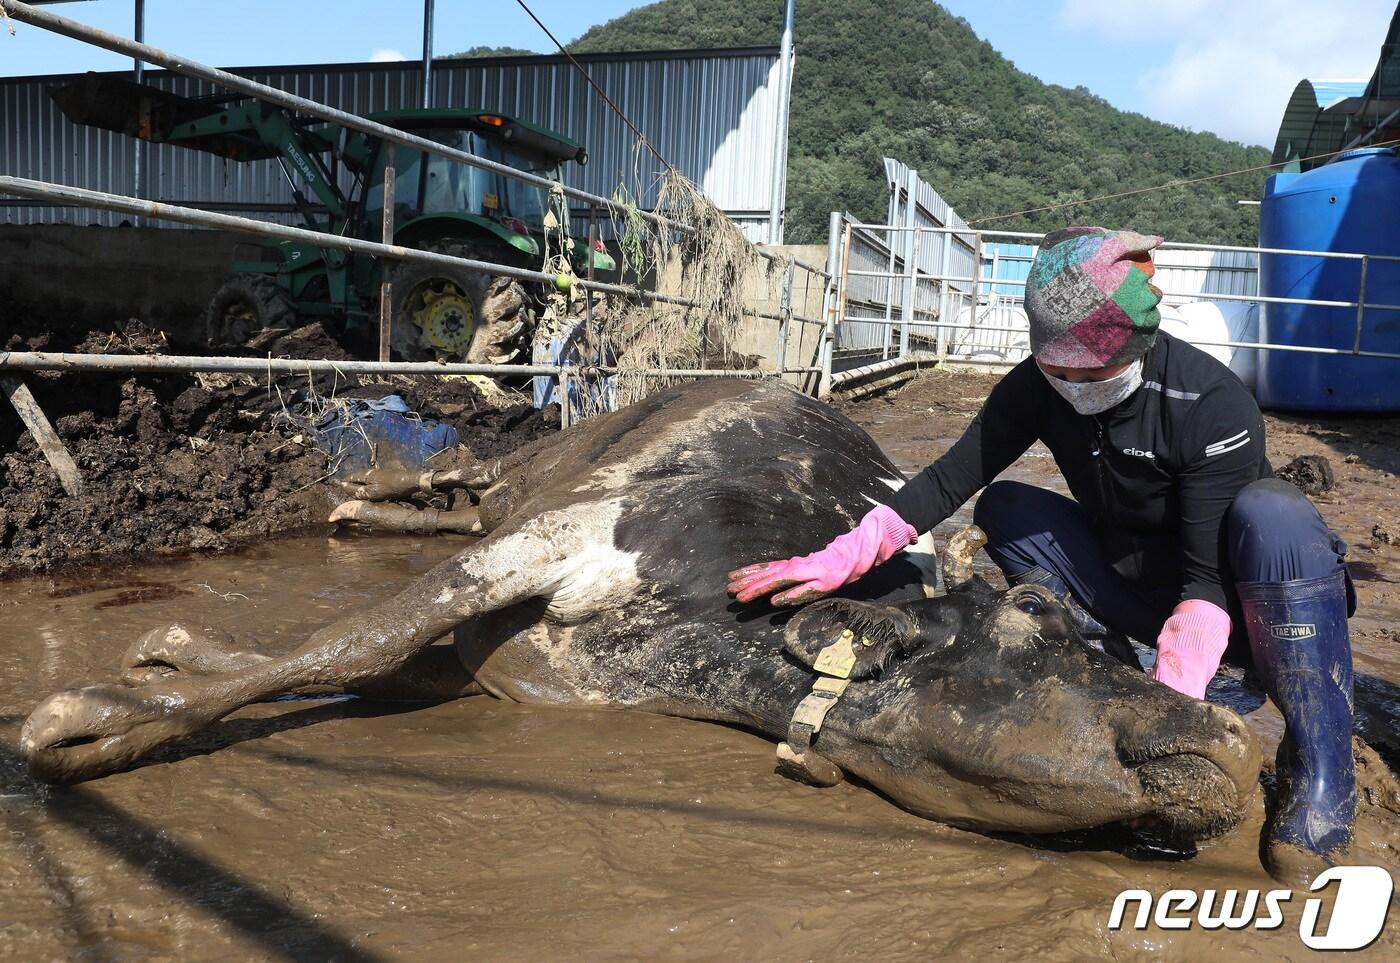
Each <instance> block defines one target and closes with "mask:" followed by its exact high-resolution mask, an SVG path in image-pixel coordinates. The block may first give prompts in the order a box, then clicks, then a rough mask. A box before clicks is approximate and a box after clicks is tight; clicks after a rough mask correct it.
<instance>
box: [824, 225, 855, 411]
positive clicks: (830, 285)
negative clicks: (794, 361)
mask: <svg viewBox="0 0 1400 963" xmlns="http://www.w3.org/2000/svg"><path fill="white" fill-rule="evenodd" d="M843 220H844V218H843V217H842V215H841V212H840V211H832V212H831V218H830V220H828V221H827V228H826V273H827V282H826V297H825V302H826V303H825V304H824V305H823V307H824V313H825V315H826V325H825V326H824V327H823V328H822V334H821V344H820V346H819V347H818V349H817V366H818V367H820V368H821V373H820V374H819V375H818V376H817V397H818V398H825V397H826V396H827V395H829V394H831V354H832V350H833V349H834V347H835V344H836V316H837V313H838V312H840V310H841V304H842V302H843V301H844V298H845V287H846V283H845V282H846V278H845V273H846V272H845V270H844V268H843V267H842V265H843V264H845V261H844V260H843V257H842V250H841V241H842V237H843V234H842V230H841V222H842V221H843ZM847 233H849V228H847Z"/></svg>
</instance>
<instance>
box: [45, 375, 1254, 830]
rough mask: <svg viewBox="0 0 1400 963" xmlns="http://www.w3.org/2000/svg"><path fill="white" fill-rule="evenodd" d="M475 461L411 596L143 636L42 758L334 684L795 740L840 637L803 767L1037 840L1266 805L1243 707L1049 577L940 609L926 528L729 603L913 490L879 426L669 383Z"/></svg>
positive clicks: (156, 741)
mask: <svg viewBox="0 0 1400 963" xmlns="http://www.w3.org/2000/svg"><path fill="white" fill-rule="evenodd" d="M486 474H487V477H486V478H484V479H483V483H489V487H487V488H486V489H485V490H484V492H483V494H482V497H481V501H480V506H479V507H480V518H481V527H482V529H483V530H485V532H486V533H487V534H486V535H485V537H484V538H481V539H480V540H479V541H476V542H475V543H473V544H472V545H471V546H470V547H468V548H467V549H465V550H464V551H462V552H461V553H460V554H458V555H456V556H455V557H453V558H451V559H449V560H447V561H445V562H443V563H441V564H440V565H438V566H437V567H436V568H434V569H433V570H432V571H430V572H429V573H427V574H426V575H424V576H422V577H421V578H420V579H418V581H417V582H415V583H414V584H413V585H411V586H409V587H408V588H407V589H405V590H404V591H403V592H401V593H400V594H399V595H398V596H397V597H395V598H393V599H391V600H390V601H388V602H386V603H384V604H383V605H380V606H378V607H377V608H374V609H373V610H371V611H367V612H360V613H356V614H354V615H350V616H347V617H346V618H344V619H342V620H341V621H340V622H337V623H336V624H334V625H331V626H328V627H326V628H324V629H322V630H321V631H319V632H317V633H316V634H315V635H313V636H312V637H311V638H310V639H309V640H308V641H307V642H306V643H305V644H304V645H303V646H302V647H301V648H299V649H297V650H296V651H294V652H292V653H291V654H289V655H286V656H282V657H277V658H268V657H266V656H259V655H250V654H244V653H237V652H233V651H230V650H228V648H227V645H228V641H229V640H226V639H224V640H219V639H214V638H212V637H210V636H209V634H207V633H201V632H197V631H191V630H189V629H187V628H181V627H178V626H177V627H171V628H168V629H165V630H158V631H155V632H153V633H151V634H149V635H148V636H146V637H145V638H144V639H142V640H141V641H140V642H138V643H137V645H136V646H134V647H133V649H132V650H131V652H130V653H129V657H128V659H127V664H128V668H129V679H130V680H132V681H135V682H137V683H139V684H135V685H125V686H122V685H109V686H98V687H92V688H85V689H76V690H71V691H67V692H61V693H59V694H57V695H54V696H52V697H50V698H49V699H47V700H46V701H45V702H43V703H42V704H41V705H39V706H38V708H36V709H35V710H34V712H33V714H32V715H31V716H30V718H29V720H28V721H27V722H26V723H25V726H24V729H23V734H22V739H21V742H22V745H21V748H22V752H23V754H24V756H25V758H26V759H27V760H28V763H29V766H30V767H31V769H32V770H33V771H34V772H35V773H36V774H38V775H39V776H40V777H42V778H44V779H47V780H51V781H71V780H80V779H87V778H91V777H94V776H98V775H101V774H104V773H108V772H111V771H113V770H116V769H119V768H122V767H125V766H129V765H131V764H132V763H133V762H135V761H136V760H137V759H139V758H140V757H142V756H144V755H145V754H147V753H149V752H150V751H151V750H153V749H154V748H156V747H157V746H160V745H163V744H166V743H169V742H171V741H172V740H176V739H179V738H181V737H183V736H186V735H188V734H190V733H192V732H194V731H196V730H198V729H200V728H201V727H204V726H207V725H209V724H210V723H212V722H214V721H215V720H217V719H219V718H221V717H223V716H225V715H227V714H228V713H230V712H233V711H234V710H236V709H238V708H239V707H241V706H245V705H247V704H249V703H251V702H253V701H255V700H261V699H266V698H268V697H271V696H274V695H277V694H280V693H285V692H290V691H295V690H303V689H308V688H318V687H327V686H329V687H335V688H341V689H345V690H349V691H352V692H359V693H363V694H366V695H415V694H416V695H421V696H423V697H430V698H444V697H455V696H465V695H471V694H480V693H485V694H489V695H493V696H496V697H498V698H502V699H512V700H516V701H519V702H524V703H531V704H548V705H559V706H570V705H576V706H614V707H621V708H629V709H637V710H641V711H646V712H656V713H664V714H669V715H677V716H684V717H687V718H693V719H709V720H716V721H722V722H726V723H730V724H737V725H740V726H744V727H747V728H749V729H752V730H755V731H757V732H761V733H766V734H768V735H769V736H772V737H774V738H775V739H781V738H783V737H784V735H785V734H786V733H787V732H788V728H789V723H790V720H791V718H792V716H793V713H794V710H795V708H796V707H797V706H798V704H799V702H800V701H801V700H802V699H803V698H804V697H805V696H807V695H808V693H809V692H810V691H811V690H812V687H813V681H814V679H815V678H816V676H815V674H814V673H813V671H812V669H811V668H810V667H809V666H810V665H811V664H812V662H813V660H814V659H815V658H816V656H817V654H818V653H819V652H820V651H821V650H822V649H824V648H825V647H827V646H828V645H830V644H831V643H832V642H833V641H834V640H836V639H838V638H839V637H840V634H841V633H842V632H843V631H846V630H850V631H851V632H852V633H853V634H854V635H856V636H858V637H860V638H861V639H863V640H865V642H866V643H867V645H865V646H857V648H858V649H859V650H860V651H859V655H860V658H859V659H858V661H857V665H856V666H855V670H854V672H853V673H852V676H853V681H852V682H850V684H849V688H848V689H847V690H846V691H845V693H844V694H843V695H842V696H841V698H840V699H839V700H838V701H837V702H836V704H835V706H834V708H832V709H831V710H830V713H829V715H827V717H826V720H825V725H824V727H823V728H822V729H821V730H820V734H819V735H818V736H817V737H816V740H815V743H814V744H813V749H814V753H813V756H814V758H818V759H822V760H826V761H829V763H830V764H832V766H833V769H832V771H833V772H836V773H837V774H838V775H837V778H839V773H840V772H844V773H846V774H849V775H852V776H855V777H858V778H859V779H861V780H864V781H865V782H867V783H869V784H870V785H871V786H874V787H875V788H877V789H878V790H880V791H881V792H883V793H885V794H886V795H887V796H889V797H890V798H891V799H893V800H894V801H895V802H897V803H898V804H900V805H902V806H905V807H907V808H908V809H910V810H911V811H913V812H915V813H918V814H920V815H923V816H927V817H929V818H931V819H936V820H941V821H944V822H948V823H952V824H956V825H961V826H968V827H974V828H980V829H984V830H1019V831H1029V832H1047V831H1057V830H1065V829H1072V828H1084V827H1091V826H1097V825H1102V824H1106V823H1112V822H1115V821H1120V820H1132V819H1136V818H1138V817H1144V816H1149V817H1155V819H1156V821H1157V822H1159V823H1164V824H1166V825H1167V826H1169V827H1171V828H1173V829H1175V830H1176V831H1177V832H1179V833H1181V834H1184V835H1187V836H1200V835H1206V834H1209V833H1214V832H1218V831H1220V830H1223V829H1225V828H1227V827H1229V826H1231V825H1233V824H1234V823H1236V822H1237V821H1238V820H1239V819H1240V818H1241V816H1242V814H1243V813H1244V811H1245V809H1246V808H1247V806H1248V804H1249V801H1250V800H1251V798H1252V797H1253V794H1254V792H1255V791H1256V785H1257V781H1258V774H1259V758H1258V752H1257V749H1256V747H1255V743H1254V740H1253V738H1252V737H1251V736H1250V735H1249V733H1248V731H1247V730H1246V728H1245V726H1244V725H1243V723H1242V721H1241V720H1240V719H1239V718H1238V717H1237V716H1236V715H1234V714H1233V713H1232V712H1230V711H1229V710H1227V709H1222V708H1218V707H1215V706H1212V705H1208V704H1206V703H1204V702H1199V701H1197V700H1194V699H1190V698H1187V697H1185V696H1182V695H1178V694H1177V693H1175V692H1173V691H1171V690H1170V689H1168V688H1166V687H1165V686H1162V685H1158V684H1156V683H1154V682H1153V681H1152V680H1150V679H1149V678H1147V677H1145V676H1144V675H1143V674H1142V673H1140V672H1136V671H1133V670H1131V669H1129V668H1128V667H1126V666H1124V665H1122V664H1120V663H1118V662H1115V661H1113V660H1111V659H1109V658H1108V657H1106V656H1104V655H1103V654H1102V653H1101V652H1099V651H1097V650H1095V649H1094V648H1092V647H1090V646H1089V645H1087V644H1085V643H1084V642H1083V641H1082V640H1081V639H1079V638H1078V637H1077V636H1076V634H1075V633H1074V631H1073V630H1072V629H1071V628H1070V626H1069V624H1068V621H1067V619H1066V616H1065V613H1064V611H1063V609H1062V608H1061V607H1060V605H1059V603H1058V602H1057V601H1056V599H1055V598H1054V597H1053V596H1052V595H1050V594H1049V593H1047V592H1046V591H1045V590H1044V589H1043V588H1040V587H1038V586H1023V587H1019V588H1014V589H1012V590H1010V591H1008V592H1005V593H997V592H995V591H994V590H992V589H991V588H990V587H989V586H988V585H987V584H986V583H984V582H982V581H981V580H980V579H970V580H968V581H966V582H965V583H964V584H962V585H950V586H949V588H950V589H953V591H950V592H948V593H946V594H944V595H942V596H940V597H932V596H933V595H934V591H933V588H932V586H933V584H934V582H935V581H936V579H935V577H934V574H933V572H932V570H931V569H930V568H929V565H928V562H929V561H930V556H929V554H928V548H929V543H928V542H927V541H925V542H922V543H920V544H918V545H915V546H911V549H910V552H911V554H909V555H907V556H905V557H902V558H899V559H896V560H894V561H891V562H890V563H887V564H886V565H884V566H881V567H880V568H878V569H876V570H875V571H874V572H872V573H871V575H869V576H867V577H866V578H865V579H863V580H862V581H860V582H858V583H856V584H855V585H853V586H850V587H848V589H847V590H846V591H845V592H844V593H843V595H844V597H842V598H837V599H829V600H826V601H823V602H818V603H816V604H813V605H810V606H808V607H806V608H805V609H803V610H801V611H799V612H798V613H797V614H796V615H794V614H793V613H792V612H790V611H787V610H775V609H772V608H769V607H767V605H766V603H755V604H751V605H743V604H739V603H737V602H735V601H733V600H731V599H730V598H728V597H727V596H726V595H725V592H724V585H725V574H726V573H727V572H729V571H730V570H731V569H734V568H736V567H737V566H739V565H740V564H743V563H747V562H751V561H753V560H755V559H767V558H780V557H785V556H788V555H792V554H796V553H801V552H805V551H809V550H810V549H811V548H812V547H813V546H819V545H822V544H824V543H825V542H826V541H827V540H828V539H830V538H832V537H833V536H835V535H837V534H839V533H841V532H843V531H846V530H847V529H848V528H849V527H850V526H851V525H852V524H853V523H854V521H855V520H856V519H857V518H859V517H860V515H862V514H863V513H864V512H865V511H866V510H867V509H868V508H869V506H870V505H871V504H872V503H873V502H875V501H877V500H878V499H880V498H881V497H882V496H884V495H885V494H886V493H887V492H888V491H889V490H890V486H891V485H892V484H894V485H897V484H899V482H898V481H897V479H898V478H899V475H898V473H897V471H896V469H895V468H894V466H893V465H892V464H891V463H890V461H889V460H888V459H887V458H886V457H885V456H884V454H883V453H882V452H881V451H880V449H879V447H878V446H877V445H876V444H875V442H874V441H873V440H872V439H871V438H870V437H869V436H868V435H866V434H865V432H863V431H862V430H861V429H859V428H858V427H856V426H855V425H854V424H852V423H851V422H850V421H849V420H847V419H846V418H844V417H843V416H841V415H840V414H838V413H837V412H836V411H834V410H833V409H832V408H830V407H828V406H826V405H824V404H821V403H819V402H817V401H814V400H812V399H810V398H808V397H805V396H803V395H801V394H799V393H798V392H796V391H794V390H792V389H790V388H788V387H786V386H784V385H782V384H780V383H777V382H772V381H764V382H752V381H738V380H723V381H721V380H712V381H704V382H698V383H694V384H690V385H687V386H684V387H680V388H676V389H673V390H668V391H664V392H661V393H658V394H655V395H653V396H651V397H650V398H647V399H646V400H644V401H642V402H639V403H637V404H634V405H632V406H630V407H628V408H625V409H623V410H621V411H618V412H616V413H614V414H610V415H607V416H605V417H600V418H597V419H595V420H592V421H589V422H586V423H584V424H582V425H580V426H578V427H576V428H573V429H570V430H569V431H567V432H563V433H561V434H559V435H558V436H556V437H551V438H548V439H544V440H542V441H540V442H537V443H535V444H533V445H531V446H529V447H528V448H526V449H522V450H521V451H519V452H517V453H516V454H515V455H513V456H511V457H509V458H507V459H506V460H505V461H504V462H502V463H501V464H498V465H493V466H489V471H488V472H486ZM964 562H965V560H964ZM954 568H955V569H957V570H959V572H960V573H961V574H959V575H958V577H957V580H958V581H961V580H962V579H963V578H964V577H965V576H967V575H969V574H970V568H969V567H968V566H966V565H965V564H959V565H955V566H954ZM454 633H455V646H449V645H435V644H434V643H435V642H436V641H438V640H442V639H444V638H445V637H448V636H451V635H453V634H454ZM816 753H820V756H819V757H817V756H815V754H816ZM827 781H831V780H829V779H828V780H827Z"/></svg>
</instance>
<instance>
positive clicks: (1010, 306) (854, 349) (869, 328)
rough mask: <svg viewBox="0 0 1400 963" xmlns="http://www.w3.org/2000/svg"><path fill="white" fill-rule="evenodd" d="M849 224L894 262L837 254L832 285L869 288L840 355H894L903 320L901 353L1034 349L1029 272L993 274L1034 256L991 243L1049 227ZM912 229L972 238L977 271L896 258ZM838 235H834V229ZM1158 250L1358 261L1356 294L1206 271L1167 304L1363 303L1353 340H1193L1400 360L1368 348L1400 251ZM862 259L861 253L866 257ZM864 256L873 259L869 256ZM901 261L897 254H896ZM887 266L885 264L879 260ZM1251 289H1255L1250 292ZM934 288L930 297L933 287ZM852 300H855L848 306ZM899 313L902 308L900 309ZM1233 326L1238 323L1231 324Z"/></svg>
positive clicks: (1000, 356) (842, 315)
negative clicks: (1321, 292) (1377, 286)
mask: <svg viewBox="0 0 1400 963" xmlns="http://www.w3.org/2000/svg"><path fill="white" fill-rule="evenodd" d="M843 223H844V224H845V230H844V231H843V232H842V233H841V234H840V237H841V238H842V242H841V243H842V244H844V245H851V244H859V243H862V239H863V243H865V244H867V246H868V247H869V249H870V250H871V251H873V252H878V253H881V254H882V255H883V254H884V253H886V252H887V253H888V254H889V263H888V266H886V265H879V266H878V267H876V266H871V267H859V266H857V267H852V266H851V260H852V259H851V256H850V253H849V252H845V251H843V252H842V253H843V256H842V257H841V258H839V259H829V262H830V263H839V264H841V265H842V268H841V271H840V276H839V277H838V278H836V279H835V281H834V282H833V284H834V285H835V286H836V287H837V288H839V289H840V290H843V291H845V290H847V289H848V288H851V287H858V288H860V290H861V291H862V294H863V297H861V298H851V299H847V301H845V302H843V310H842V311H840V312H839V314H838V315H837V317H836V318H835V324H836V332H835V340H836V346H835V350H834V354H835V356H836V357H837V359H838V363H841V362H844V363H846V364H851V363H855V364H868V363H869V360H870V359H878V358H880V357H888V350H885V351H883V352H882V346H883V345H885V344H887V343H890V342H891V341H892V340H893V339H892V337H891V332H892V331H893V330H894V329H898V331H899V337H898V339H897V342H898V344H899V355H898V356H899V357H903V356H905V355H906V354H908V353H910V352H911V351H925V350H928V349H930V348H932V349H933V350H934V353H935V355H936V357H937V359H938V360H939V361H957V362H959V363H962V362H969V363H989V364H1013V363H1015V362H1018V361H1020V360H1022V359H1023V358H1024V357H1026V356H1027V355H1028V354H1029V349H1030V344H1029V331H1028V324H1027V321H1026V318H1025V313H1024V309H1023V307H1022V306H1021V296H1020V294H1019V291H1020V290H1023V289H1024V288H1025V285H1026V279H1025V277H1006V276H1001V275H1000V274H999V273H998V272H997V271H996V270H993V272H992V276H991V277H987V276H986V274H985V273H984V265H992V266H993V267H995V265H997V264H998V263H1003V262H1004V263H1020V264H1021V265H1023V268H1022V269H1023V270H1028V264H1027V262H1029V261H1030V260H1031V259H1032V256H1031V255H1029V254H1017V253H1009V252H1002V251H996V250H992V251H989V250H988V245H989V243H992V242H994V241H1016V242H1029V243H1030V244H1031V245H1034V243H1035V242H1037V241H1039V240H1040V239H1041V238H1042V237H1044V235H1043V234H1040V233H1034V232H1027V231H975V230H969V229H968V228H966V227H961V228H960V227H936V226H934V227H930V226H924V225H909V224H859V223H856V224H852V223H851V222H850V221H849V219H845V218H843ZM910 232H912V235H913V236H912V238H911V239H906V241H905V242H903V246H904V247H905V248H906V249H907V250H918V248H919V244H918V241H919V239H920V238H921V237H922V236H923V235H924V234H929V235H934V236H937V235H943V237H944V238H945V240H946V239H950V238H954V237H956V238H957V239H958V241H959V242H960V243H967V244H970V245H971V247H972V250H973V252H974V257H973V260H972V268H973V270H972V272H971V273H970V274H969V273H965V272H963V273H959V272H955V271H952V270H950V269H949V266H948V265H947V264H946V263H945V264H944V265H943V267H942V269H941V270H925V269H924V268H923V267H922V266H921V261H920V260H919V259H918V258H917V257H908V258H896V256H895V252H896V251H897V250H898V249H899V248H900V247H901V244H898V243H896V242H895V241H894V240H893V239H894V238H895V237H896V236H898V235H902V234H907V233H910ZM833 236H835V235H833ZM1158 250H1159V251H1182V252H1206V253H1221V254H1230V255H1236V256H1245V257H1246V258H1248V257H1251V256H1252V257H1253V258H1257V257H1258V256H1260V255H1271V256H1276V257H1307V258H1314V259H1324V260H1328V261H1337V262H1355V263H1356V264H1357V265H1358V269H1359V277H1358V279H1357V284H1356V296H1355V297H1354V298H1352V299H1348V300H1336V299H1323V298H1291V297H1281V296H1275V295H1265V294H1262V293H1259V292H1258V290H1257V284H1254V285H1250V284H1249V282H1248V278H1247V277H1245V278H1244V279H1243V280H1240V281H1238V282H1232V284H1233V285H1244V286H1245V290H1246V293H1240V292H1239V290H1238V289H1237V290H1235V291H1216V290H1205V287H1206V286H1207V285H1206V283H1205V280H1203V282H1202V285H1201V286H1200V287H1198V288H1197V289H1195V290H1189V289H1187V288H1188V287H1189V284H1190V283H1192V282H1191V280H1190V279H1188V280H1187V282H1186V285H1184V286H1170V285H1163V289H1162V290H1163V297H1164V299H1165V301H1166V303H1168V304H1179V303H1183V302H1186V301H1192V300H1209V301H1221V302H1235V303H1243V304H1254V305H1261V306H1262V305H1299V306H1303V307H1309V308H1325V309H1352V308H1354V309H1355V312H1356V314H1355V320H1354V323H1353V325H1352V330H1351V331H1350V332H1349V335H1350V337H1349V341H1350V346H1349V347H1335V346H1327V345H1325V344H1319V345H1309V344H1288V345H1284V344H1271V343H1268V342H1267V341H1264V340H1261V339H1256V340H1252V341H1251V340H1240V339H1237V338H1231V339H1226V340H1221V339H1219V338H1213V339H1209V340H1206V339H1201V338H1193V339H1192V342H1193V343H1194V344H1196V345H1198V346H1200V347H1211V348H1230V349H1236V350H1253V351H1281V352H1294V353H1302V354H1317V355H1331V356H1337V355H1348V356H1352V357H1358V358H1381V359H1388V360H1393V359H1400V352H1391V351H1378V350H1365V349H1363V336H1364V333H1365V323H1366V313H1367V311H1372V312H1380V311H1396V312H1400V304H1391V303H1388V302H1381V301H1374V300H1368V299H1367V296H1366V288H1367V280H1368V275H1369V273H1370V270H1371V265H1372V262H1391V263H1394V262H1400V256H1395V255H1382V254H1359V253H1353V252H1343V251H1308V250H1301V249H1296V248H1268V247H1242V246H1239V245H1215V244H1197V243H1192V242H1183V241H1167V242H1164V243H1163V244H1162V245H1161V247H1160V248H1159V249H1158ZM1157 259H1158V261H1159V264H1158V274H1159V275H1161V274H1163V273H1164V268H1163V265H1162V264H1161V263H1160V262H1161V261H1162V260H1163V259H1162V258H1161V256H1160V255H1158V258H1157ZM857 260H860V258H857ZM864 260H866V261H869V260H871V258H870V257H865V258H864ZM897 261H898V263H896V262H897ZM881 267H883V268H885V269H884V270H881V269H880V268H881ZM1169 268H1170V270H1171V271H1172V272H1174V273H1176V274H1177V275H1180V274H1181V273H1182V272H1196V273H1197V274H1198V275H1203V276H1204V277H1205V279H1206V280H1208V278H1209V276H1210V275H1212V274H1214V273H1215V272H1221V273H1222V274H1223V273H1227V272H1228V273H1229V274H1231V275H1235V276H1247V275H1250V274H1252V275H1254V276H1256V277H1257V272H1258V267H1257V262H1256V264H1254V265H1249V264H1238V263H1226V264H1220V265H1216V264H1209V265H1203V264H1194V263H1181V264H1176V263H1173V264H1170V265H1169ZM1249 292H1252V293H1249ZM926 294H927V295H931V296H925V295H926ZM845 304H849V305H850V309H849V310H846V309H844V305H845ZM896 313H898V316H897V317H896V316H895V315H896ZM1232 333H1233V332H1232Z"/></svg>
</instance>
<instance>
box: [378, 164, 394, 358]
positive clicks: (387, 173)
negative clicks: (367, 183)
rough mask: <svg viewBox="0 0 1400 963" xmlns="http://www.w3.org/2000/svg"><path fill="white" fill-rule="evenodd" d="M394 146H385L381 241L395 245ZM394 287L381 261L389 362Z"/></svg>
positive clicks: (382, 326) (383, 341) (382, 323)
mask: <svg viewBox="0 0 1400 963" xmlns="http://www.w3.org/2000/svg"><path fill="white" fill-rule="evenodd" d="M395 174H396V171H395V169H394V144H393V142H392V141H391V142H389V143H387V144H385V145H384V223H383V225H382V230H381V232H380V241H381V242H382V243H384V244H393V243H394V189H395V188H394V177H395ZM393 293H394V291H393V285H391V284H390V283H389V266H388V264H387V263H386V262H385V260H384V259H383V258H380V259H379V360H380V361H388V360H389V348H390V344H391V342H392V337H393V329H394V307H393V300H394V299H393Z"/></svg>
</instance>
